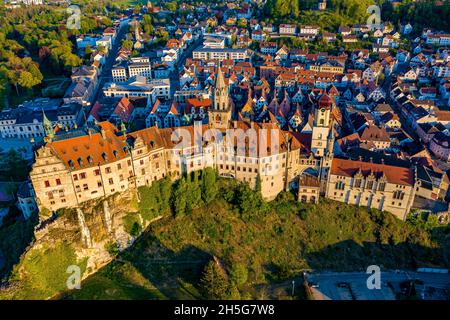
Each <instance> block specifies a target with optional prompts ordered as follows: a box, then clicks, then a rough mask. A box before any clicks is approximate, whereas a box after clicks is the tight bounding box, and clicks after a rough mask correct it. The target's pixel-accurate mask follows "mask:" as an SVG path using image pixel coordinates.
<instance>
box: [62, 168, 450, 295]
mask: <svg viewBox="0 0 450 320" xmlns="http://www.w3.org/2000/svg"><path fill="white" fill-rule="evenodd" d="M206 176H208V175H205V174H204V173H202V174H199V173H196V174H194V175H193V176H192V177H188V178H185V179H183V180H180V181H179V182H177V183H175V184H174V185H170V184H169V183H168V182H167V181H163V182H158V183H156V184H154V185H153V186H152V188H151V190H152V191H150V188H144V189H141V195H142V194H146V196H145V197H144V199H143V201H141V210H143V209H144V208H143V207H145V206H149V208H150V209H149V210H148V211H147V212H149V214H150V212H152V211H153V210H155V209H156V210H157V209H161V205H162V206H163V207H164V208H166V209H167V210H166V211H165V214H164V218H163V219H161V220H158V221H157V222H154V223H152V224H150V226H149V227H148V229H147V230H146V231H145V232H144V233H143V234H142V235H141V237H140V238H139V239H138V241H136V242H135V244H134V245H133V246H132V247H130V248H129V249H127V250H125V251H123V252H122V253H120V254H118V256H117V258H116V259H115V261H114V262H112V263H110V264H109V265H108V266H106V267H104V268H103V269H101V270H100V271H99V272H98V273H96V274H94V275H93V276H91V277H89V278H88V279H87V280H86V281H84V282H83V284H82V288H81V290H75V291H71V292H66V293H64V294H62V295H61V296H60V297H61V298H67V299H135V298H139V299H197V298H219V297H220V298H234V299H236V298H244V299H245V298H287V297H288V296H287V292H286V290H288V288H289V286H290V279H297V278H298V277H299V276H300V275H301V271H302V270H304V269H316V270H324V269H332V270H340V271H344V270H345V271H350V270H352V271H355V270H366V268H367V266H369V265H372V264H376V265H379V266H380V267H381V268H382V269H400V268H416V267H418V266H447V267H448V263H449V248H450V246H449V236H448V233H449V229H448V228H447V227H439V226H437V224H436V223H435V222H434V221H432V220H431V219H430V220H428V221H426V220H424V219H422V218H421V217H418V218H410V219H409V220H408V221H407V222H403V221H400V220H398V219H396V218H395V217H394V216H393V215H391V214H389V213H386V212H380V211H378V210H370V209H366V208H361V207H355V206H350V205H346V204H342V203H338V202H333V201H329V200H326V199H322V200H321V202H320V204H318V205H310V204H302V203H298V202H297V201H295V199H294V197H293V196H292V195H291V194H290V193H283V194H281V195H280V196H279V197H278V198H277V199H276V200H275V201H272V202H270V203H266V202H264V201H263V200H262V199H261V197H260V195H259V193H258V192H255V191H253V190H250V189H249V188H248V187H247V185H245V184H242V183H239V182H236V181H234V180H225V179H215V177H214V176H213V175H212V172H211V171H209V176H208V179H209V182H208V183H205V182H204V181H205V180H204V179H205V177H206ZM186 185H190V187H189V188H187V187H186ZM202 186H203V188H202ZM205 186H208V188H205ZM167 188H169V189H167ZM210 188H211V189H210ZM257 188H258V187H257ZM162 190H166V191H167V190H169V192H165V193H161V191H162ZM206 190H210V191H211V190H212V193H211V194H209V197H206V195H205V191H206ZM214 190H215V191H214ZM163 194H165V195H166V196H165V197H162V195H163ZM168 195H171V196H168ZM158 199H159V200H158ZM214 257H216V258H217V260H213V258H214ZM211 261H216V262H211ZM217 261H218V262H217ZM211 279H215V280H214V281H219V282H220V284H217V283H214V285H211V281H212V280H211ZM288 280H289V281H288ZM208 288H209V289H208ZM211 288H222V290H221V291H220V292H217V290H216V291H214V292H212V291H211V290H210V289H211ZM297 298H304V297H303V296H301V295H300V296H298V297H297Z"/></svg>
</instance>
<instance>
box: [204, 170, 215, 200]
mask: <svg viewBox="0 0 450 320" xmlns="http://www.w3.org/2000/svg"><path fill="white" fill-rule="evenodd" d="M217 193H218V186H217V177H216V172H215V171H214V169H211V168H206V169H205V170H203V172H202V199H203V201H204V202H205V203H210V202H211V201H212V200H214V199H215V198H216V196H217Z"/></svg>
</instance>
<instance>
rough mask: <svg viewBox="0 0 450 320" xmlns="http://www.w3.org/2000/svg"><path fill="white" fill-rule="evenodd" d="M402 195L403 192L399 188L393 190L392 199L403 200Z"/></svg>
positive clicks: (403, 194) (403, 195)
mask: <svg viewBox="0 0 450 320" xmlns="http://www.w3.org/2000/svg"><path fill="white" fill-rule="evenodd" d="M404 197H405V193H404V192H403V191H400V190H396V191H394V195H393V198H394V199H397V200H403V198H404Z"/></svg>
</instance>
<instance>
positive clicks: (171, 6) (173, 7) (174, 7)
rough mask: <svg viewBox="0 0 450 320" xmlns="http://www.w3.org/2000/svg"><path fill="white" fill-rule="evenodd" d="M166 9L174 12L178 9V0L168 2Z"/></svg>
mask: <svg viewBox="0 0 450 320" xmlns="http://www.w3.org/2000/svg"><path fill="white" fill-rule="evenodd" d="M166 9H167V10H169V11H172V12H175V11H177V2H176V1H171V2H167V3H166Z"/></svg>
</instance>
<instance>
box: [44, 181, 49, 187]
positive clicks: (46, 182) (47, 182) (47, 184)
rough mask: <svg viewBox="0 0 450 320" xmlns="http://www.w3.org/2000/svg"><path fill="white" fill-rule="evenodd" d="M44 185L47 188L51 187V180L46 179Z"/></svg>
mask: <svg viewBox="0 0 450 320" xmlns="http://www.w3.org/2000/svg"><path fill="white" fill-rule="evenodd" d="M44 185H45V187H46V188H48V187H50V181H48V180H46V181H44Z"/></svg>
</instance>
